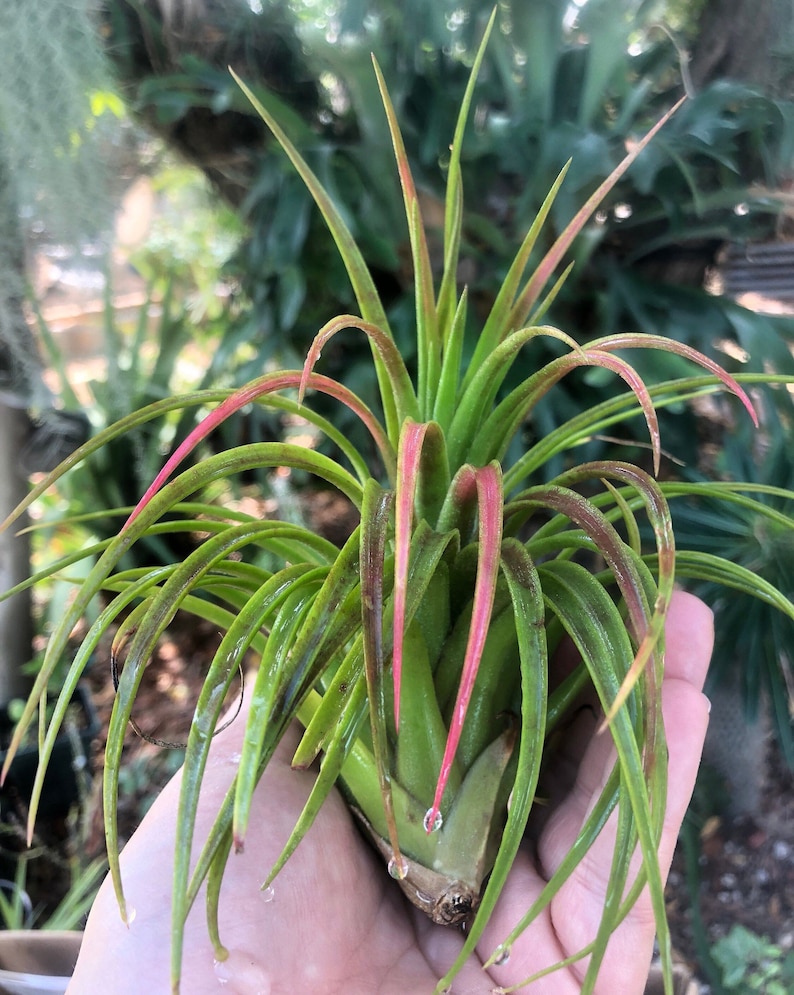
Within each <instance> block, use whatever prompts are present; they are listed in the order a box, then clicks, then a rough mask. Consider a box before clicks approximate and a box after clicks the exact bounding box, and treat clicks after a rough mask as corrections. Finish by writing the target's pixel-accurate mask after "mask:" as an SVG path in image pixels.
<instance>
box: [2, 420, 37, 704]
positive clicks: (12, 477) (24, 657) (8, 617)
mask: <svg viewBox="0 0 794 995" xmlns="http://www.w3.org/2000/svg"><path fill="white" fill-rule="evenodd" d="M29 434H30V422H29V420H28V416H27V414H26V412H25V411H24V410H23V409H22V408H13V407H9V406H8V405H7V404H4V403H3V402H2V401H0V467H2V468H3V471H2V473H0V520H3V519H4V518H5V517H6V516H7V515H8V514H9V513H10V512H11V511H13V510H14V508H16V506H17V505H18V504H19V502H20V501H22V499H23V498H24V497H25V495H26V494H27V479H26V478H25V476H24V474H23V472H22V469H21V467H20V465H19V455H20V452H21V451H22V449H23V447H24V445H25V443H26V441H27V439H28V436H29ZM26 524H27V519H26V518H23V519H21V520H19V521H18V522H17V523H16V525H15V526H13V527H12V528H10V529H6V530H5V532H0V591H6V590H8V588H10V587H14V586H15V585H16V584H18V583H20V581H23V580H25V579H26V578H27V577H28V576H29V573H30V541H29V538H28V536H26V535H25V536H21V535H18V534H17V533H18V531H19V529H20V528H24V527H25V525H26ZM30 608H31V602H30V593H29V592H27V591H25V592H23V593H22V594H16V595H14V597H13V598H10V599H9V600H8V601H3V602H0V704H3V703H5V702H7V701H8V700H9V699H11V698H19V697H24V696H25V695H26V694H27V692H28V690H29V689H30V681H29V680H28V678H27V677H26V676H25V675H24V674H23V673H22V670H21V668H22V665H23V664H25V663H27V661H28V660H30V658H31V652H32V649H31V644H32V638H33V623H32V621H31V611H30Z"/></svg>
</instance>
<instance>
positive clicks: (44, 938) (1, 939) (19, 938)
mask: <svg viewBox="0 0 794 995" xmlns="http://www.w3.org/2000/svg"><path fill="white" fill-rule="evenodd" d="M82 941H83V934H82V933H80V932H69V931H66V930H64V931H58V930H34V929H26V930H3V931H0V995H63V993H64V992H65V991H66V986H67V985H68V984H69V981H70V980H71V977H72V972H73V971H74V965H75V963H76V962H77V955H78V953H79V952H80V944H81V943H82Z"/></svg>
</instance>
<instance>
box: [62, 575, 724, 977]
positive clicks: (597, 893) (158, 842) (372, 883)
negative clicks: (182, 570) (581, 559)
mask: <svg viewBox="0 0 794 995" xmlns="http://www.w3.org/2000/svg"><path fill="white" fill-rule="evenodd" d="M712 641H713V625H712V616H711V612H710V611H709V609H708V608H706V606H705V605H704V604H703V603H702V602H701V601H699V600H698V599H697V598H695V597H693V596H692V595H689V594H685V593H683V592H676V594H675V595H674V598H673V601H672V605H671V608H670V612H669V616H668V622H667V658H666V675H665V679H664V685H663V710H664V721H665V728H666V732H667V738H668V743H669V750H670V767H669V784H670V787H669V794H668V805H667V811H666V816H665V826H664V834H663V840H662V844H661V847H660V853H659V858H660V863H661V867H662V872H663V875H664V876H665V877H666V875H667V871H668V869H669V866H670V861H671V859H672V854H673V849H674V847H675V843H676V839H677V836H678V831H679V829H680V826H681V822H682V819H683V817H684V813H685V811H686V807H687V805H688V803H689V799H690V795H691V792H692V788H693V785H694V781H695V776H696V773H697V768H698V764H699V761H700V755H701V751H702V747H703V739H704V737H705V733H706V726H707V724H708V710H709V705H708V701H707V699H706V698H705V697H704V695H703V694H702V687H703V681H704V679H705V675H706V671H707V668H708V662H709V658H710V655H711V649H712ZM586 712H587V710H585V713H586ZM585 713H583V715H582V718H581V721H580V728H579V729H578V739H579V740H580V741H581V742H582V744H583V745H585V744H586V745H585V749H584V755H583V757H582V759H581V763H580V764H576V765H575V767H576V774H575V778H574V783H573V786H572V787H571V789H570V791H569V793H568V794H567V796H566V797H565V798H564V799H562V800H561V802H560V803H559V804H558V805H556V807H555V808H554V810H553V811H552V813H551V814H550V816H549V817H548V819H547V820H546V823H545V825H544V826H543V827H542V829H541V830H540V832H539V835H538V837H537V840H536V841H535V842H534V843H533V844H532V845H530V844H529V843H528V844H527V847H526V850H525V852H522V853H521V854H520V855H519V858H518V860H517V861H516V864H515V867H514V869H513V871H512V873H511V877H510V878H509V880H508V883H507V885H506V887H505V890H504V892H503V895H502V897H501V899H500V901H499V904H498V906H497V908H496V910H495V912H494V915H493V917H492V919H491V921H490V923H489V925H488V928H487V929H486V931H485V934H484V936H483V938H482V941H481V943H480V945H479V947H478V951H477V955H476V956H473V957H472V958H471V959H470V960H469V962H468V963H467V964H466V965H465V967H464V969H463V970H462V971H461V973H460V974H459V975H458V977H457V978H456V980H455V983H454V988H453V990H454V992H455V995H490V993H492V992H493V991H494V990H495V989H497V988H498V986H500V985H501V986H508V985H510V984H516V983H518V982H520V981H521V980H522V979H524V978H526V977H527V976H529V975H530V974H532V973H533V972H535V971H537V970H539V969H540V968H542V967H544V966H546V965H548V964H551V963H554V962H556V961H557V960H559V959H560V958H562V957H564V956H566V955H567V954H569V953H573V952H575V951H576V950H578V949H579V948H580V947H581V946H582V945H584V944H585V943H587V942H588V941H590V940H591V939H592V937H593V936H594V934H595V929H596V924H597V922H598V918H599V913H600V909H601V907H602V903H603V898H604V893H605V888H606V880H607V877H608V874H609V866H610V858H611V850H612V843H613V839H614V833H613V827H611V825H610V824H608V825H607V827H606V829H605V830H604V832H603V833H602V834H601V836H600V837H599V839H598V841H597V842H596V845H595V846H594V848H593V849H592V850H591V851H590V854H589V855H588V856H587V858H586V859H585V860H584V862H583V863H582V864H581V865H580V867H579V869H578V870H577V871H576V872H575V874H574V875H573V877H572V878H571V880H570V881H569V882H568V883H567V885H566V886H565V887H564V888H563V890H562V891H561V892H560V893H559V894H558V896H557V898H556V899H555V901H554V903H553V904H552V905H551V906H550V908H549V909H548V910H547V913H546V914H544V915H542V916H541V917H540V918H539V919H538V920H537V921H536V922H535V923H534V924H533V925H532V926H531V927H530V928H529V929H528V930H527V931H526V932H525V933H524V934H523V935H522V937H521V938H520V940H518V941H516V943H515V944H514V945H513V948H512V952H511V956H510V958H509V961H508V962H507V963H506V964H503V965H502V966H500V967H492V968H490V969H489V970H488V971H484V970H483V967H482V965H483V963H484V962H485V960H486V959H487V958H488V957H489V956H490V954H491V953H492V951H493V949H494V948H495V946H496V945H497V944H498V943H499V941H500V940H501V939H502V938H503V937H504V936H505V935H506V934H507V933H508V932H509V930H510V929H511V927H512V926H513V924H514V923H515V922H516V921H517V920H518V918H520V916H521V915H522V914H523V913H524V912H525V911H526V909H527V908H528V907H529V905H530V904H531V901H532V899H533V898H534V896H536V895H537V894H538V892H539V891H540V889H541V888H542V886H543V883H544V882H545V880H547V878H548V876H549V875H550V874H551V873H553V871H554V869H555V867H557V866H558V864H559V862H560V860H561V859H562V857H563V855H564V853H565V851H566V850H567V848H568V847H569V846H570V844H571V842H572V840H573V839H574V837H575V835H576V832H577V830H578V828H579V826H580V825H581V822H582V820H583V818H584V816H585V814H586V812H587V810H588V807H589V806H590V805H591V804H592V802H593V799H594V797H597V795H598V791H599V789H600V787H601V786H602V785H603V782H604V779H605V776H606V774H607V772H608V770H609V768H610V766H611V763H612V760H613V752H612V748H611V740H610V736H609V734H608V733H606V734H598V733H597V725H598V723H597V722H596V721H595V718H594V717H593V716H592V715H591V714H590V715H588V714H585ZM242 725H243V724H242V723H241V722H235V723H233V724H232V726H231V727H230V728H229V729H228V730H226V731H224V732H223V733H221V734H219V735H218V737H217V738H216V740H215V741H214V744H213V751H212V754H211V760H210V763H209V764H208V767H207V773H206V780H205V783H204V787H203V790H202V801H201V805H200V811H199V821H198V827H197V839H202V838H203V834H204V833H205V832H206V830H207V828H208V827H209V825H210V823H211V821H212V817H213V816H214V813H215V812H216V811H217V806H218V804H219V802H220V799H221V797H222V796H223V794H224V793H225V791H226V788H227V787H228V785H229V783H230V781H231V779H232V777H233V775H234V770H235V762H234V761H235V757H234V755H235V753H236V752H237V751H238V749H239V741H240V738H241V733H242ZM288 740H289V741H288V742H285V743H284V744H283V748H282V749H280V750H279V753H278V754H277V757H276V760H275V761H274V762H273V763H272V764H271V765H270V767H269V768H268V770H267V772H266V774H265V776H264V777H263V779H262V781H261V782H260V785H259V788H258V789H257V793H256V795H255V799H254V807H253V811H252V815H251V821H250V826H249V830H248V834H247V837H246V841H245V850H244V852H243V853H241V854H239V855H235V856H233V857H232V858H230V860H229V864H228V868H227V876H226V878H225V880H224V885H223V893H222V899H221V917H220V921H221V936H222V937H223V939H224V942H225V943H226V945H227V947H228V949H229V952H230V955H229V959H228V960H227V961H226V962H224V964H222V965H219V966H215V965H214V961H213V951H212V947H211V945H210V943H209V941H208V939H207V936H206V925H205V920H204V909H203V905H202V903H200V902H199V903H197V905H196V907H195V908H194V910H193V912H192V913H191V917H190V919H189V921H188V926H187V932H186V945H185V950H186V952H185V958H184V963H183V974H182V987H181V991H182V993H183V995H188V993H189V995H205V993H207V995H210V993H219V992H224V993H226V995H256V993H262V995H288V993H289V995H292V993H295V992H312V993H317V995H406V993H410V995H424V993H427V995H430V993H431V992H433V989H434V987H435V985H436V983H437V981H438V979H439V978H440V977H441V976H442V975H443V974H444V972H445V971H446V969H447V968H448V966H449V965H450V964H451V962H452V960H453V959H454V957H455V955H456V953H457V951H458V950H459V949H460V945H461V942H462V941H461V935H460V934H459V933H458V932H456V931H454V930H451V929H446V928H444V927H440V926H434V925H433V924H432V923H430V921H429V920H427V919H426V918H425V917H424V916H423V915H422V914H421V913H418V912H417V911H416V910H414V909H413V908H412V907H411V906H410V905H408V904H407V902H406V901H405V899H404V898H403V897H402V895H401V893H400V891H399V890H398V888H396V887H395V885H394V882H393V881H391V880H390V879H389V878H388V876H387V875H386V873H385V870H384V868H383V866H382V862H381V861H380V860H379V859H378V858H376V857H375V855H374V853H373V851H372V850H371V848H370V846H369V845H368V844H366V843H365V842H364V840H363V838H362V837H361V835H360V833H359V831H358V829H357V828H356V827H355V826H354V825H353V823H352V821H351V817H350V815H349V813H348V812H347V809H346V807H345V805H344V803H343V802H342V800H341V798H340V797H338V796H336V795H334V796H332V797H331V798H330V799H329V801H328V803H327V804H326V805H325V806H324V807H323V809H322V810H321V812H320V814H319V816H318V818H317V821H316V823H315V824H314V826H313V828H312V830H311V831H310V832H309V834H308V836H307V837H306V839H305V840H304V842H303V843H302V844H301V845H300V847H299V848H298V850H297V851H296V853H295V854H294V855H293V857H292V858H291V859H290V860H289V861H288V863H287V865H286V867H285V869H284V870H283V871H282V872H281V874H280V876H279V877H278V878H277V880H276V882H275V885H274V894H273V898H272V900H271V901H269V902H266V901H264V900H263V898H262V894H261V892H260V891H259V884H260V883H261V881H262V880H263V879H264V877H265V875H266V873H267V871H268V870H269V869H270V866H271V864H272V863H273V862H274V861H275V859H276V857H277V856H278V854H279V853H280V850H281V847H282V845H283V843H284V842H285V841H286V839H287V837H288V836H289V833H290V831H291V829H292V828H293V826H294V822H295V819H296V816H297V814H298V813H299V811H300V809H301V806H302V805H303V803H304V801H305V799H306V797H307V796H308V792H309V789H310V786H311V780H312V774H311V773H300V772H295V771H292V770H290V768H289V757H290V756H291V754H292V751H293V750H294V748H295V745H296V743H297V737H296V735H295V734H294V733H293V734H291V735H290V736H289V737H288ZM568 759H569V760H574V759H575V758H568ZM178 792H179V775H177V776H176V777H175V778H174V779H173V780H172V781H171V783H170V784H169V785H168V786H167V787H166V788H165V790H164V791H163V792H162V794H161V795H160V797H159V798H158V800H157V801H156V803H155V804H154V806H153V807H152V809H151V810H150V812H149V813H148V815H147V816H146V818H145V819H144V821H143V823H142V824H141V826H140V828H139V829H138V831H137V832H136V833H135V835H134V836H133V838H132V839H131V840H130V842H129V843H128V844H127V846H126V848H125V850H124V853H123V855H122V874H123V879H124V882H125V890H126V895H127V899H128V901H129V902H130V903H131V904H132V906H134V908H135V910H136V915H135V919H134V921H133V922H132V924H131V926H130V927H129V928H126V927H125V926H124V925H123V924H122V923H121V921H120V918H119V914H118V909H117V906H116V904H115V899H114V896H113V892H112V889H111V888H110V886H109V883H107V882H106V883H105V885H104V886H103V887H102V889H101V890H100V893H99V895H98V897H97V899H96V902H95V904H94V907H93V910H92V912H91V915H90V917H89V920H88V924H87V928H86V932H85V938H84V942H83V947H82V952H81V955H80V959H79V961H78V963H77V967H76V970H75V974H74V978H73V980H72V982H71V984H70V986H69V989H68V995H96V993H97V992H101V991H102V992H105V991H107V992H113V993H114V995H141V993H142V992H143V993H146V995H168V993H169V992H170V982H169V936H170V921H169V917H170V881H171V866H172V855H173V846H174V826H175V820H176V808H177V800H178ZM653 937H654V923H653V915H652V912H651V907H650V902H649V900H648V896H647V895H643V896H642V897H641V899H640V901H639V902H638V903H637V905H636V906H635V908H634V910H633V911H632V912H631V913H630V914H629V915H628V917H627V918H626V920H625V921H624V922H623V924H622V925H621V926H620V928H619V929H618V931H617V932H616V934H615V935H614V936H613V938H612V940H611V942H610V945H609V948H608V952H607V956H606V960H605V962H604V964H603V967H602V970H601V973H600V975H599V981H598V984H597V987H596V992H597V993H600V995H614V993H616V992H620V993H621V995H641V993H642V992H643V991H644V987H645V981H646V979H647V976H648V967H649V963H650V959H651V951H652V946H653ZM217 972H220V976H219V974H218V973H217ZM582 972H583V968H582V965H580V964H577V965H574V966H573V967H571V968H570V969H567V970H561V971H558V972H555V973H554V974H553V975H551V976H550V977H548V978H546V979H543V980H541V981H538V982H536V983H535V984H533V985H532V986H531V987H530V988H529V989H524V990H526V991H530V992H531V993H532V995H552V993H553V995H577V993H580V992H581V977H582Z"/></svg>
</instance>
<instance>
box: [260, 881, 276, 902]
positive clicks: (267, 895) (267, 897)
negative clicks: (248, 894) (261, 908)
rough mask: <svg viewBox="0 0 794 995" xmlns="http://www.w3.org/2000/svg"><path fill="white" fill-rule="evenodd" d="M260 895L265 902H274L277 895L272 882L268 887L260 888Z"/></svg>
mask: <svg viewBox="0 0 794 995" xmlns="http://www.w3.org/2000/svg"><path fill="white" fill-rule="evenodd" d="M259 895H260V898H261V899H262V901H263V902H272V901H273V899H274V898H275V897H276V890H275V888H274V887H273V885H272V884H269V885H268V886H267V887H266V888H260V890H259Z"/></svg>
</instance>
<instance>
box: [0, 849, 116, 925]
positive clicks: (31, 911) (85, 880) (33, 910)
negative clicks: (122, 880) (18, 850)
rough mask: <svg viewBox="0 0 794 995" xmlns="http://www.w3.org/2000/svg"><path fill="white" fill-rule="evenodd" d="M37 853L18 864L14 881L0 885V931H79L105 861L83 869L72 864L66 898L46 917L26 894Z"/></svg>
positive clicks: (105, 867) (90, 864) (103, 869)
mask: <svg viewBox="0 0 794 995" xmlns="http://www.w3.org/2000/svg"><path fill="white" fill-rule="evenodd" d="M37 856H38V854H37V853H36V851H33V852H32V853H28V854H23V855H21V856H20V857H19V858H18V860H17V866H16V872H15V874H14V879H13V881H0V928H2V929H34V928H35V929H47V930H63V929H81V928H82V927H83V925H84V923H85V917H86V916H87V915H88V910H89V909H90V908H91V905H92V903H93V901H94V898H95V896H96V893H97V891H98V890H99V886H100V884H101V883H102V880H103V878H104V876H105V874H106V872H107V860H105V859H104V858H97V859H95V860H92V861H91V862H90V863H88V864H86V865H85V866H80V865H79V864H78V863H77V861H73V862H72V866H71V882H70V885H69V888H68V890H67V892H66V894H65V895H64V896H63V897H62V898H61V900H60V901H59V902H58V904H57V905H56V907H55V908H54V909H53V910H52V911H51V912H49V913H45V911H44V910H43V909H42V908H38V907H34V906H33V903H32V901H31V899H30V896H29V895H28V893H27V892H26V890H25V887H26V882H27V875H28V867H29V864H30V861H31V860H35V859H36V858H37Z"/></svg>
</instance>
